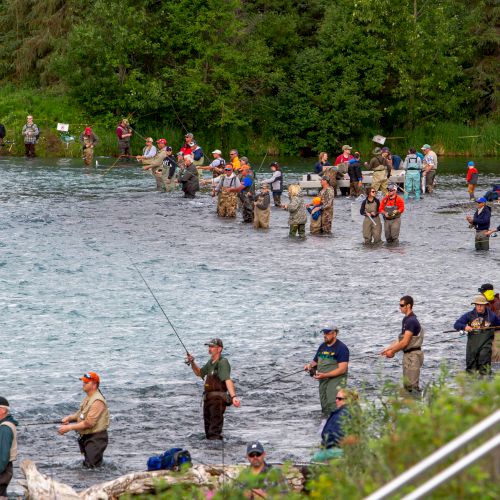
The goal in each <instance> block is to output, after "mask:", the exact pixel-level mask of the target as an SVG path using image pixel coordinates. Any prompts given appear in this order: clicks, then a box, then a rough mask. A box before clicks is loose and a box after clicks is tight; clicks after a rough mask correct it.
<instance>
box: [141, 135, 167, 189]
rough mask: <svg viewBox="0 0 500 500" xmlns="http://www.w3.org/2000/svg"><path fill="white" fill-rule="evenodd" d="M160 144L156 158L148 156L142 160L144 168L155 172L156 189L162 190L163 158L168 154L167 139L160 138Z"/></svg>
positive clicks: (158, 141)
mask: <svg viewBox="0 0 500 500" xmlns="http://www.w3.org/2000/svg"><path fill="white" fill-rule="evenodd" d="M156 144H157V145H158V151H157V152H156V155H155V156H154V158H147V159H145V160H141V161H142V164H143V165H144V166H143V167H142V168H143V169H144V170H150V171H151V173H152V174H153V177H154V178H155V180H156V190H157V191H161V190H162V189H163V182H162V174H163V160H164V159H165V158H166V156H167V140H166V139H158V140H157V141H156Z"/></svg>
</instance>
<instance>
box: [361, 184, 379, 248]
mask: <svg viewBox="0 0 500 500" xmlns="http://www.w3.org/2000/svg"><path fill="white" fill-rule="evenodd" d="M379 207H380V200H379V199H378V198H377V191H376V190H375V189H373V188H372V187H367V188H366V198H365V199H364V200H363V201H362V202H361V208H360V209H359V213H360V214H361V215H362V216H363V217H364V220H363V238H364V240H365V244H367V245H369V244H371V243H373V244H376V243H380V242H381V241H382V238H381V235H382V222H381V220H380V217H379Z"/></svg>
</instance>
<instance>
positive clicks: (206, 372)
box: [187, 338, 241, 440]
mask: <svg viewBox="0 0 500 500" xmlns="http://www.w3.org/2000/svg"><path fill="white" fill-rule="evenodd" d="M205 345H207V346H208V354H209V355H210V359H209V360H208V361H207V362H206V364H205V365H204V366H203V367H201V368H200V367H199V366H198V365H197V364H196V362H195V360H194V357H193V356H192V355H191V354H188V356H187V362H188V363H189V364H190V365H191V368H192V370H193V372H194V374H195V375H196V376H197V377H201V378H202V379H205V390H204V393H203V419H204V421H205V435H206V437H207V439H211V440H212V439H219V440H221V439H222V426H223V424H224V412H225V411H226V406H230V405H231V404H233V405H234V406H235V407H236V408H239V406H240V405H241V403H240V400H239V399H238V398H237V396H236V389H235V387H234V382H233V381H232V380H231V366H230V364H229V361H228V360H227V359H226V358H224V357H223V356H222V349H223V344H222V340H221V339H217V338H216V339H212V340H210V342H209V343H208V344H205Z"/></svg>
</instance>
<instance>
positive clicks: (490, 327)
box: [442, 326, 500, 335]
mask: <svg viewBox="0 0 500 500" xmlns="http://www.w3.org/2000/svg"><path fill="white" fill-rule="evenodd" d="M481 330H495V331H496V330H500V326H484V327H481V328H473V329H472V330H470V331H469V332H468V331H467V330H446V331H445V332H442V333H460V334H461V335H465V334H466V333H470V332H477V331H481Z"/></svg>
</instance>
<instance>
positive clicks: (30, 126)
mask: <svg viewBox="0 0 500 500" xmlns="http://www.w3.org/2000/svg"><path fill="white" fill-rule="evenodd" d="M21 133H22V134H23V135H24V152H25V155H26V157H27V158H34V157H35V144H36V143H37V142H38V137H39V136H40V130H39V128H38V126H37V125H36V123H33V117H32V116H31V115H28V116H27V117H26V123H25V124H24V126H23V130H22V132H21Z"/></svg>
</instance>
